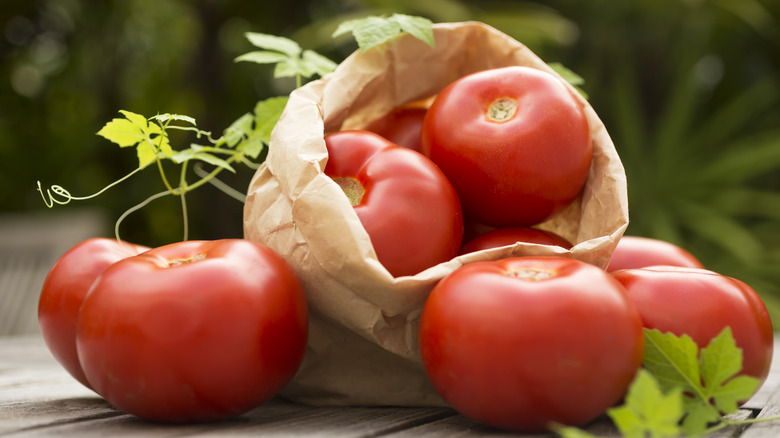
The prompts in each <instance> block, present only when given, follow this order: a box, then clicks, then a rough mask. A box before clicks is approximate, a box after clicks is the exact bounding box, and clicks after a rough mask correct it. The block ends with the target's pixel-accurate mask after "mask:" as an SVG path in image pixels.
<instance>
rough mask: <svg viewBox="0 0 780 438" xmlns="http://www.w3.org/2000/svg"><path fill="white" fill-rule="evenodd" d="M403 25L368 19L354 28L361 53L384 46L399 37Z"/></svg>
mask: <svg viewBox="0 0 780 438" xmlns="http://www.w3.org/2000/svg"><path fill="white" fill-rule="evenodd" d="M400 32H401V25H400V24H398V23H397V22H395V21H390V20H387V19H386V18H380V17H367V18H365V19H364V20H363V21H358V22H357V23H355V24H354V26H353V27H352V34H353V36H354V37H355V41H357V43H358V47H360V50H361V51H366V50H368V49H370V48H372V47H375V46H378V45H380V44H383V43H385V42H387V41H390V40H391V39H393V38H395V37H397V36H398V34H399V33H400Z"/></svg>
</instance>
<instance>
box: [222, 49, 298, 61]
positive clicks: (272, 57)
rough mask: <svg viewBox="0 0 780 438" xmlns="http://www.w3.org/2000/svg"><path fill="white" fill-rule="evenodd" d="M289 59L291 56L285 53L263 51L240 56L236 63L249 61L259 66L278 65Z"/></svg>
mask: <svg viewBox="0 0 780 438" xmlns="http://www.w3.org/2000/svg"><path fill="white" fill-rule="evenodd" d="M288 58H289V56H288V55H286V54H284V53H279V52H269V51H267V50H263V51H255V52H249V53H244V54H243V55H241V56H238V57H237V58H236V59H235V61H236V62H239V61H248V62H254V63H257V64H276V63H277V62H282V61H285V60H287V59H288Z"/></svg>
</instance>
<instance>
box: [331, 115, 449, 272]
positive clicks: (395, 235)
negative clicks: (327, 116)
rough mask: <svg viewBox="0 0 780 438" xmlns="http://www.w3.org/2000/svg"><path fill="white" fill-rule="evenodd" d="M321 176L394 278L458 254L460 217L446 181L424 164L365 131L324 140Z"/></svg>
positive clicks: (423, 159) (410, 152)
mask: <svg viewBox="0 0 780 438" xmlns="http://www.w3.org/2000/svg"><path fill="white" fill-rule="evenodd" d="M325 144H326V146H327V148H328V164H327V165H326V166H325V174H326V175H328V176H329V177H331V178H333V180H334V181H336V183H338V184H339V186H341V188H342V189H343V190H344V193H345V194H346V195H347V197H348V198H349V200H350V203H351V204H352V206H353V207H354V209H355V213H357V215H358V218H360V222H361V223H362V224H363V227H364V228H365V229H366V232H367V233H368V235H369V237H370V238H371V243H372V244H373V245H374V250H375V251H376V254H377V258H378V259H379V261H380V262H381V263H382V265H384V266H385V268H386V269H387V270H388V271H389V272H390V274H392V275H393V276H395V277H399V276H403V275H414V274H417V273H418V272H421V271H423V270H425V269H427V268H429V267H431V266H434V265H436V264H438V263H441V262H444V261H447V260H449V259H451V258H452V257H454V256H456V255H457V254H458V249H459V248H460V244H461V241H462V239H463V213H462V211H461V208H460V201H459V200H458V195H457V193H455V190H454V189H453V187H452V184H450V182H449V181H448V180H447V177H445V176H444V174H443V173H442V172H441V171H440V170H439V168H438V167H436V165H435V164H433V163H432V162H431V161H430V160H429V159H428V158H426V157H425V156H423V155H422V154H420V153H418V152H415V151H413V150H410V149H407V148H403V147H400V146H397V145H394V144H393V143H390V142H389V141H388V140H386V139H385V138H383V137H381V136H379V135H377V134H374V133H372V132H368V131H355V130H352V131H339V132H334V133H332V134H328V135H326V136H325Z"/></svg>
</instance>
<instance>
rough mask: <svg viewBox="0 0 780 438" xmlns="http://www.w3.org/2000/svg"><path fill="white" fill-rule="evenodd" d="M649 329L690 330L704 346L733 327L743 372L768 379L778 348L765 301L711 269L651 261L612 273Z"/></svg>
mask: <svg viewBox="0 0 780 438" xmlns="http://www.w3.org/2000/svg"><path fill="white" fill-rule="evenodd" d="M612 275H613V276H614V277H615V278H616V279H617V280H618V281H619V282H620V283H622V284H623V285H624V286H625V288H626V290H628V293H629V295H630V296H631V299H632V300H633V301H634V303H635V304H636V307H637V309H638V310H639V313H640V314H641V315H642V323H643V324H644V326H645V327H647V328H650V329H658V330H660V331H662V332H672V333H674V334H676V335H677V336H680V335H683V334H687V335H688V336H690V337H691V338H692V339H693V340H694V341H695V342H696V344H697V345H698V346H699V347H705V346H707V344H709V342H710V340H711V339H712V338H714V337H715V336H717V335H718V334H719V333H720V332H721V331H723V329H724V328H726V327H727V326H728V327H731V331H732V334H733V336H734V340H735V341H736V343H737V347H739V348H741V349H742V354H743V362H742V373H743V374H746V375H749V376H753V377H756V378H758V379H761V380H762V381H763V380H765V379H766V377H767V375H768V374H769V366H770V364H771V361H772V353H773V349H774V343H773V331H772V322H771V320H770V319H769V313H768V312H767V309H766V306H765V305H764V303H763V301H761V299H760V298H759V296H758V294H756V292H755V291H754V290H753V289H751V288H750V287H749V286H747V285H746V284H745V283H744V282H742V281H740V280H737V279H734V278H730V277H727V276H724V275H721V274H718V273H715V272H712V271H709V270H706V269H698V268H683V267H676V266H651V267H647V268H641V269H625V270H621V271H616V272H614V273H613V274H612Z"/></svg>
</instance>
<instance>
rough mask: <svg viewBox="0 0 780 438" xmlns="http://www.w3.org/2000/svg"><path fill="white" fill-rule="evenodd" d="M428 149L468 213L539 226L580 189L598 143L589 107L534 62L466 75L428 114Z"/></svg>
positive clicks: (491, 221) (424, 139)
mask: <svg viewBox="0 0 780 438" xmlns="http://www.w3.org/2000/svg"><path fill="white" fill-rule="evenodd" d="M421 145H422V152H423V153H424V154H425V155H427V156H429V157H430V158H431V159H432V160H433V162H434V163H436V164H437V165H438V166H439V167H440V168H441V169H442V171H443V172H444V174H445V175H447V177H448V178H449V179H450V181H452V184H453V185H454V186H455V190H457V192H458V195H459V196H460V200H461V203H462V204H463V212H464V214H465V215H466V216H467V217H473V218H474V219H475V220H477V221H478V222H481V223H484V224H486V225H491V226H495V227H501V226H529V225H534V224H537V223H540V222H543V221H544V220H546V219H548V218H549V217H551V216H553V215H554V214H555V213H557V212H559V211H560V210H562V209H563V208H565V207H566V206H567V205H568V204H570V203H571V202H572V201H573V200H574V199H575V198H576V197H577V196H578V195H579V194H580V192H581V190H582V188H583V185H584V184H585V181H586V179H587V177H588V171H589V169H590V162H591V157H592V153H593V145H592V141H591V135H590V131H589V126H588V120H587V118H586V116H585V112H584V109H583V107H582V105H581V104H580V102H579V101H578V100H577V98H576V97H575V96H574V94H573V93H572V92H570V91H569V89H568V88H567V87H566V86H565V85H564V84H563V82H562V81H560V80H559V79H557V78H556V77H554V76H552V75H551V74H548V73H546V72H543V71H541V70H537V69H534V68H530V67H521V66H514V67H505V68H497V69H492V70H485V71H481V72H477V73H473V74H471V75H467V76H464V77H462V78H460V79H458V80H456V81H455V82H453V83H452V84H450V85H449V86H447V87H446V88H444V90H442V91H441V92H440V93H439V94H438V95H437V96H436V98H435V100H434V101H433V104H432V105H431V107H430V108H429V109H428V112H427V114H426V116H425V119H424V121H423V128H422V134H421Z"/></svg>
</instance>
